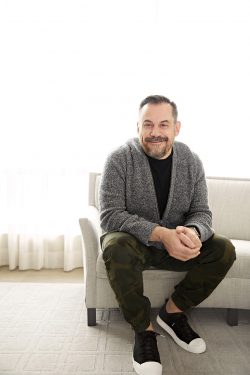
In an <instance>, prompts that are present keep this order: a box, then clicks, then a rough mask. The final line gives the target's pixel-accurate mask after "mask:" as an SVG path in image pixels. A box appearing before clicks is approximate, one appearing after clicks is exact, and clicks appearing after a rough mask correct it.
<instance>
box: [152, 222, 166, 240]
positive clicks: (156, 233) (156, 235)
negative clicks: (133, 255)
mask: <svg viewBox="0 0 250 375" xmlns="http://www.w3.org/2000/svg"><path fill="white" fill-rule="evenodd" d="M167 230H168V229H167V228H164V227H161V226H160V225H158V226H156V227H154V229H153V230H152V233H151V236H150V241H156V242H162V236H163V234H164V233H166V231H167Z"/></svg>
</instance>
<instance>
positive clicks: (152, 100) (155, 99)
mask: <svg viewBox="0 0 250 375" xmlns="http://www.w3.org/2000/svg"><path fill="white" fill-rule="evenodd" d="M160 103H167V104H170V105H171V107H172V114H173V117H174V120H175V121H177V117H178V110H177V106H176V104H175V103H174V102H172V101H171V100H169V99H168V98H166V96H163V95H150V96H147V97H146V98H145V99H143V101H142V102H141V104H140V106H139V110H141V109H142V107H144V105H146V104H160Z"/></svg>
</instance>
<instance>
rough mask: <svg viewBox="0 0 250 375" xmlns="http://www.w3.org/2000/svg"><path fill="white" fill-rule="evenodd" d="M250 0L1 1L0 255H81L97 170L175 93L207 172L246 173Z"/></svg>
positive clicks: (75, 260) (35, 262)
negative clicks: (145, 107) (149, 102)
mask: <svg viewBox="0 0 250 375" xmlns="http://www.w3.org/2000/svg"><path fill="white" fill-rule="evenodd" d="M249 25H250V15H249V1H248V0H237V1H236V0H223V1H217V0H205V1H200V0H190V1H186V0H175V1H168V0H106V1H103V0H22V1H20V0H8V1H1V2H0V105H1V110H0V130H1V137H0V140H1V142H0V265H9V267H10V269H14V268H15V267H20V269H28V268H34V269H40V268H43V267H44V268H55V267H63V268H64V269H65V270H70V269H73V268H75V267H79V266H82V256H81V241H80V232H79V228H78V218H79V217H81V216H84V210H85V206H86V204H87V189H88V187H87V176H88V172H89V171H101V169H102V166H103V161H104V159H105V158H106V155H107V153H108V152H109V151H111V150H112V149H113V148H114V147H116V146H118V145H120V144H121V143H123V142H124V141H126V140H127V139H128V138H130V137H133V136H135V135H136V121H137V108H138V105H139V102H140V101H141V100H142V99H143V98H144V97H145V96H147V95H150V94H163V95H166V96H168V97H170V98H171V99H172V100H174V101H176V103H177V105H178V108H179V118H180V120H181V122H182V128H181V133H180V136H179V138H178V139H179V140H180V141H183V142H185V143H187V144H188V145H189V146H190V147H191V148H192V149H193V150H194V151H196V152H197V153H198V154H199V155H200V157H201V159H202V161H203V163H204V166H205V170H206V173H207V174H208V175H217V176H234V177H250V172H249V168H248V161H249V160H250V151H249V150H250V149H249V129H250V127H249V123H250V111H249V109H248V107H249V106H248V98H249V87H250V74H249V66H250V49H249V45H250V26H249Z"/></svg>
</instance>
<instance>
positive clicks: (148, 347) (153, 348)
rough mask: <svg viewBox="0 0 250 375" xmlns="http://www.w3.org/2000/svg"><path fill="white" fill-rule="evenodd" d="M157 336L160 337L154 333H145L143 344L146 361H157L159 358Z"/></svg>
mask: <svg viewBox="0 0 250 375" xmlns="http://www.w3.org/2000/svg"><path fill="white" fill-rule="evenodd" d="M156 336H159V333H157V332H152V331H145V332H143V338H142V342H141V344H142V355H143V357H144V361H155V360H156V359H157V358H158V356H159V352H158V349H157V341H156Z"/></svg>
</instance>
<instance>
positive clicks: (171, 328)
mask: <svg viewBox="0 0 250 375" xmlns="http://www.w3.org/2000/svg"><path fill="white" fill-rule="evenodd" d="M156 321H157V323H158V324H159V325H160V326H161V328H163V329H164V330H165V331H166V332H167V333H169V334H170V336H171V337H172V338H173V339H174V341H175V342H176V344H178V345H179V346H180V347H182V348H183V349H185V350H187V351H188V352H191V353H203V352H205V350H206V343H205V341H204V340H203V339H202V338H200V336H199V335H198V334H197V333H196V332H194V331H193V330H192V328H191V327H190V325H189V324H188V321H187V317H186V315H185V314H183V313H173V314H169V313H167V311H166V305H164V306H162V308H161V309H160V311H159V314H158V316H157V318H156Z"/></svg>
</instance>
